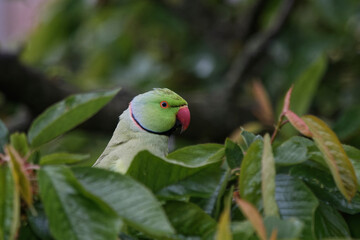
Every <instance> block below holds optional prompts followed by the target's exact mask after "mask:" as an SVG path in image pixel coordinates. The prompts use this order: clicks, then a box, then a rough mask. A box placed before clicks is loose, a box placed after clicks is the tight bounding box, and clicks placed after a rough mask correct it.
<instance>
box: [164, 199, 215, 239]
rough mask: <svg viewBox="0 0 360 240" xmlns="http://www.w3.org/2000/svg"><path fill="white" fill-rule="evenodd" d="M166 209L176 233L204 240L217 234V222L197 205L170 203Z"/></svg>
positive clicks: (165, 206) (166, 205)
mask: <svg viewBox="0 0 360 240" xmlns="http://www.w3.org/2000/svg"><path fill="white" fill-rule="evenodd" d="M164 209H165V212H166V214H167V216H168V218H169V220H170V222H171V224H172V225H173V226H174V228H175V229H176V232H177V233H179V234H181V235H184V236H189V237H190V236H192V237H201V238H202V239H204V238H205V237H207V236H209V235H210V234H213V233H214V232H215V229H216V221H215V220H214V219H212V218H211V217H210V216H209V215H207V214H206V213H205V212H204V211H203V210H202V209H201V208H199V207H198V206H197V205H195V204H192V203H186V202H178V201H168V202H167V203H166V204H165V205H164Z"/></svg>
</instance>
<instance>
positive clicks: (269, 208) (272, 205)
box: [261, 133, 279, 216]
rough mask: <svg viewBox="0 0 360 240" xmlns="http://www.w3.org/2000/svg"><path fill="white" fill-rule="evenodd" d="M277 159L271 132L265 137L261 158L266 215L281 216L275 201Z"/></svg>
mask: <svg viewBox="0 0 360 240" xmlns="http://www.w3.org/2000/svg"><path fill="white" fill-rule="evenodd" d="M275 175H276V172H275V161H274V156H273V153H272V148H271V142H270V136H269V134H268V133H267V134H265V137H264V150H263V154H262V158H261V189H262V191H261V192H262V200H263V205H264V214H265V216H279V209H278V206H277V204H276V201H275Z"/></svg>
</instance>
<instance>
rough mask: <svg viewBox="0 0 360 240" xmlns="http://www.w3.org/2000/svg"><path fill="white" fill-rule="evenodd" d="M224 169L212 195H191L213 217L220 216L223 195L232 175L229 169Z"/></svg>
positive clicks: (194, 201) (193, 200) (192, 199)
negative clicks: (200, 196)
mask: <svg viewBox="0 0 360 240" xmlns="http://www.w3.org/2000/svg"><path fill="white" fill-rule="evenodd" d="M221 169H222V175H221V179H220V181H219V182H218V184H217V186H216V188H215V190H214V191H213V192H212V193H211V196H209V197H206V198H199V197H198V198H195V197H191V198H190V201H191V202H193V203H195V204H197V205H198V206H199V207H201V208H202V209H203V210H204V211H205V212H206V213H207V214H208V215H210V216H212V217H213V218H216V219H217V218H218V216H219V214H220V211H221V210H222V202H223V195H224V193H225V191H226V190H227V189H226V187H227V185H228V179H229V177H230V175H231V173H230V170H229V169H224V167H222V168H221ZM185 196H186V195H185Z"/></svg>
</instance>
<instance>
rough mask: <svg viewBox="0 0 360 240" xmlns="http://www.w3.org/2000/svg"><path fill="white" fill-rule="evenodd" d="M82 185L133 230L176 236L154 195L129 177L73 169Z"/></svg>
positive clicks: (85, 169) (92, 170)
mask: <svg viewBox="0 0 360 240" xmlns="http://www.w3.org/2000/svg"><path fill="white" fill-rule="evenodd" d="M73 172H74V174H75V176H76V178H77V179H78V181H79V182H80V183H81V184H82V185H83V186H84V187H85V188H86V189H87V190H88V191H89V192H91V193H92V194H94V195H95V196H97V197H99V198H101V199H103V200H104V201H105V202H106V203H107V204H109V206H111V207H112V208H113V209H114V210H115V211H116V212H117V213H118V215H119V216H120V217H121V218H122V219H123V220H124V221H125V222H126V223H127V224H129V225H130V226H132V227H133V228H135V229H137V230H139V231H142V232H145V233H147V234H150V235H151V236H154V237H163V236H166V235H170V234H173V233H174V230H173V228H172V226H171V225H170V223H169V220H168V219H167V218H166V215H165V213H164V210H163V209H162V208H161V205H160V203H159V202H158V201H157V199H156V198H155V197H154V195H153V194H152V193H151V192H150V191H149V190H148V189H147V188H145V187H144V186H143V185H142V184H139V183H138V182H136V181H135V180H133V179H132V178H130V177H129V176H125V175H121V174H119V173H116V172H111V171H107V170H104V169H100V168H73Z"/></svg>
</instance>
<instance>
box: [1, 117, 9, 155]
mask: <svg viewBox="0 0 360 240" xmlns="http://www.w3.org/2000/svg"><path fill="white" fill-rule="evenodd" d="M8 136H9V130H8V129H7V127H6V126H5V124H4V123H3V121H1V120H0V153H3V152H4V146H5V144H6V143H7V142H8Z"/></svg>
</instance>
